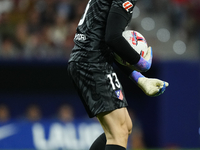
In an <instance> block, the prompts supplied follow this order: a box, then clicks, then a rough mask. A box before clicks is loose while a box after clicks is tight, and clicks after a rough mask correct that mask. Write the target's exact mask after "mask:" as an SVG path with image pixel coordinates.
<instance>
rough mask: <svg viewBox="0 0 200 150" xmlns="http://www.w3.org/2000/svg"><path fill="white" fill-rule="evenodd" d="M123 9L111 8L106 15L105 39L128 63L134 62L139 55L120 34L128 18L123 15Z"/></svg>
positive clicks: (137, 59)
mask: <svg viewBox="0 0 200 150" xmlns="http://www.w3.org/2000/svg"><path fill="white" fill-rule="evenodd" d="M123 13H124V10H120V9H117V10H115V9H112V10H111V12H110V13H109V15H108V19H107V26H106V33H105V41H106V43H107V44H108V46H109V47H111V48H112V50H113V51H114V52H115V53H117V54H118V55H119V56H120V57H121V58H123V59H124V60H126V61H127V62H129V63H130V64H132V65H133V64H136V63H137V62H138V61H139V59H140V55H139V54H138V53H137V52H136V51H135V50H134V49H133V48H132V47H131V46H130V44H129V43H128V42H127V41H126V40H125V39H124V37H123V36H122V32H123V31H124V29H125V27H126V26H127V24H128V18H126V17H125V15H123Z"/></svg>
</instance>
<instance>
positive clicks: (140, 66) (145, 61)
mask: <svg viewBox="0 0 200 150" xmlns="http://www.w3.org/2000/svg"><path fill="white" fill-rule="evenodd" d="M152 58H153V52H152V48H151V47H148V50H147V53H146V55H145V56H144V57H140V60H139V61H138V63H137V64H135V65H134V68H135V70H137V71H139V72H146V71H148V70H149V69H150V68H151V63H152Z"/></svg>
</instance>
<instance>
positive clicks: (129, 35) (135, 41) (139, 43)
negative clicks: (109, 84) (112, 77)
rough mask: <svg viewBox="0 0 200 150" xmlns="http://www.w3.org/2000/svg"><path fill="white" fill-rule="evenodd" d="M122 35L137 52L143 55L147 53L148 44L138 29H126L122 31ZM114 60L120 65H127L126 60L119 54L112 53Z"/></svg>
mask: <svg viewBox="0 0 200 150" xmlns="http://www.w3.org/2000/svg"><path fill="white" fill-rule="evenodd" d="M122 36H123V37H124V38H125V39H126V40H127V42H128V43H129V44H130V45H131V47H132V48H133V49H135V51H136V52H138V54H140V55H141V56H142V57H144V56H145V55H146V53H147V49H148V44H147V42H146V39H145V38H144V36H143V35H142V34H141V33H139V32H138V31H134V30H126V31H124V32H123V33H122ZM114 57H115V60H116V61H117V62H119V63H120V64H122V65H125V66H126V65H127V62H126V61H125V60H123V59H122V58H121V57H120V56H119V55H117V54H114Z"/></svg>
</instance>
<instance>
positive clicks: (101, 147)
mask: <svg viewBox="0 0 200 150" xmlns="http://www.w3.org/2000/svg"><path fill="white" fill-rule="evenodd" d="M105 147H106V135H105V133H102V134H101V135H100V136H99V137H98V138H97V139H96V140H95V141H94V142H93V143H92V145H91V147H90V150H105Z"/></svg>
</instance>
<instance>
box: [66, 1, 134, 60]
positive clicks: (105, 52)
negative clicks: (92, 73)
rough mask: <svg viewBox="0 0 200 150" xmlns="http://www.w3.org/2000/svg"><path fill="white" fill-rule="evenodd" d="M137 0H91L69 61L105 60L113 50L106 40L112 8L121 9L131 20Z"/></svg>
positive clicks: (80, 22)
mask: <svg viewBox="0 0 200 150" xmlns="http://www.w3.org/2000/svg"><path fill="white" fill-rule="evenodd" d="M135 3H136V0H89V2H88V4H87V6H86V9H85V12H84V14H83V16H82V18H81V20H80V21H79V24H78V27H77V32H76V34H75V37H74V43H75V46H74V48H73V49H72V53H71V55H70V59H69V62H71V61H76V62H77V61H79V62H105V61H107V59H108V57H109V53H110V52H111V50H110V49H109V47H108V45H107V44H106V42H105V31H106V24H107V17H108V14H109V12H110V10H111V8H113V7H114V8H115V10H116V8H117V9H121V10H123V11H124V13H123V14H125V15H126V18H129V21H130V20H131V16H132V11H133V8H134V6H135Z"/></svg>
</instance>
